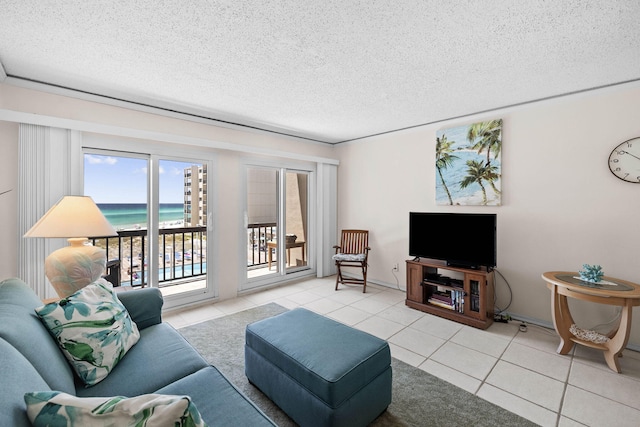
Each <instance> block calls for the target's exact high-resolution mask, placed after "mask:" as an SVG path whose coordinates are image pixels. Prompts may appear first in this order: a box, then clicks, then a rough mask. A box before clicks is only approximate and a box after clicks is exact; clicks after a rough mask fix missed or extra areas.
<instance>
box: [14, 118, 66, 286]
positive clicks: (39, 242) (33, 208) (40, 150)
mask: <svg viewBox="0 0 640 427" xmlns="http://www.w3.org/2000/svg"><path fill="white" fill-rule="evenodd" d="M71 138H72V132H71V131H68V130H66V129H58V128H50V127H46V126H38V125H30V124H20V127H19V132H18V141H19V142H18V163H19V165H18V175H19V177H18V181H19V184H18V186H19V192H18V236H17V240H18V250H19V252H18V276H19V277H20V278H21V279H22V280H24V281H25V282H26V283H27V284H29V286H31V287H32V288H33V290H34V291H35V292H36V294H38V296H39V297H40V298H51V297H55V296H56V293H55V291H54V290H53V288H52V287H51V285H50V284H49V282H48V280H47V278H46V276H45V274H44V260H45V258H46V257H47V255H49V254H50V253H51V252H52V251H54V250H56V249H58V248H60V247H62V246H64V245H65V244H66V242H65V240H64V239H40V238H25V237H23V235H24V233H26V232H27V231H28V230H29V228H31V226H32V225H33V224H35V223H36V221H37V220H38V219H40V217H41V216H42V215H44V213H45V212H46V211H47V210H49V208H50V207H51V206H52V205H53V204H54V203H56V202H57V201H58V200H60V198H61V197H62V196H64V195H67V194H71V171H72V169H73V167H72V165H71Z"/></svg>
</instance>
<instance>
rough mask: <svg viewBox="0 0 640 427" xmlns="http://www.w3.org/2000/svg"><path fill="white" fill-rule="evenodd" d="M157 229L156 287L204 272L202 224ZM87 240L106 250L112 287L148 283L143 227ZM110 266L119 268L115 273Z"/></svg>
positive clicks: (204, 230) (145, 233)
mask: <svg viewBox="0 0 640 427" xmlns="http://www.w3.org/2000/svg"><path fill="white" fill-rule="evenodd" d="M159 231H160V233H159V234H160V248H159V249H160V251H159V252H160V261H159V265H160V269H159V272H158V273H159V278H158V280H159V286H167V285H169V284H172V282H174V281H175V280H176V279H186V278H194V277H198V276H204V275H205V274H206V271H207V268H206V265H207V264H206V249H205V247H206V231H207V228H206V227H183V228H162V229H160V230H159ZM89 240H91V241H92V243H93V245H94V246H98V247H102V248H103V249H104V250H105V251H106V252H107V259H108V260H109V262H108V267H109V269H108V271H107V275H108V278H110V279H111V280H113V281H117V282H118V283H114V285H115V286H121V285H128V286H146V285H147V284H148V282H149V269H148V259H149V258H148V254H149V239H148V235H147V230H142V229H140V230H122V231H118V236H117V237H91V238H89ZM117 261H119V262H117ZM114 268H119V269H120V272H119V274H116V273H115V272H114V271H113V270H114ZM116 277H117V279H116Z"/></svg>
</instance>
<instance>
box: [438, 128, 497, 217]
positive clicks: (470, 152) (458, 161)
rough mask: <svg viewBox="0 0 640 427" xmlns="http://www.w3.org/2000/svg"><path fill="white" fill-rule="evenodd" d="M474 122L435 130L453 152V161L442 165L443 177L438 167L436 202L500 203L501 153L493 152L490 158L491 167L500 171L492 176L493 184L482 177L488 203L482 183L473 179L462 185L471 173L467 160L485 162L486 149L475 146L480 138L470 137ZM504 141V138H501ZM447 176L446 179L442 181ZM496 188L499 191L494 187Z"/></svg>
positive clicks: (450, 151)
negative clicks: (471, 139) (470, 139)
mask: <svg viewBox="0 0 640 427" xmlns="http://www.w3.org/2000/svg"><path fill="white" fill-rule="evenodd" d="M471 126H472V125H466V126H459V127H455V128H450V129H443V130H440V131H438V132H437V133H436V136H437V137H438V140H442V139H443V138H444V139H446V141H447V142H448V143H449V144H450V145H449V147H448V150H447V151H446V155H448V156H450V159H449V160H450V161H449V162H448V163H447V164H446V166H444V167H442V168H441V169H440V172H441V173H442V177H440V175H439V173H438V170H437V169H436V203H437V204H438V205H451V204H453V205H475V206H478V205H486V206H499V205H500V204H501V194H500V191H501V174H500V171H501V168H502V164H501V156H500V153H498V155H497V156H495V155H494V153H493V152H491V153H490V154H489V160H490V164H491V166H492V167H494V168H495V170H496V171H497V176H496V177H495V178H494V179H493V182H492V184H493V185H491V184H490V183H489V182H488V181H486V180H482V181H481V182H482V185H483V187H484V190H485V193H486V203H485V202H484V201H483V193H482V187H481V186H480V184H479V183H478V182H472V183H470V184H469V185H467V186H466V187H462V186H461V185H460V183H461V182H462V181H463V180H464V179H465V178H466V177H467V176H468V174H469V165H468V164H467V162H468V161H476V162H481V163H482V164H486V161H487V152H486V150H485V151H483V152H481V153H479V152H478V149H473V148H471V147H473V145H474V143H475V142H476V141H477V140H478V139H476V140H474V141H469V140H468V139H467V135H468V132H469V128H470V127H471ZM498 143H500V144H501V141H498ZM443 179H444V183H443ZM445 184H446V186H447V189H448V190H449V193H450V194H451V199H452V200H451V201H450V200H449V197H448V195H447V191H446V189H445ZM494 187H495V189H496V190H497V192H496V191H495V190H494Z"/></svg>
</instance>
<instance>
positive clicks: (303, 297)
mask: <svg viewBox="0 0 640 427" xmlns="http://www.w3.org/2000/svg"><path fill="white" fill-rule="evenodd" d="M286 298H287V299H288V300H291V301H293V302H295V303H298V304H300V305H305V304H308V303H310V302H313V301H317V300H318V299H320V297H319V296H318V295H317V294H314V293H313V292H311V291H302V292H297V293H295V294H290V295H287V296H286Z"/></svg>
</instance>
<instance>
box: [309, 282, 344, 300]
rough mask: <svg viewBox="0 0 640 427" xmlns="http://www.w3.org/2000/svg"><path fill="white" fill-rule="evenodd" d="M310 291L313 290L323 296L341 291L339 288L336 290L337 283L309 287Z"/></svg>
mask: <svg viewBox="0 0 640 427" xmlns="http://www.w3.org/2000/svg"><path fill="white" fill-rule="evenodd" d="M309 291H311V292H313V293H314V294H317V295H319V296H321V297H328V296H331V295H334V294H335V293H337V292H340V291H339V290H337V291H336V290H335V284H331V285H329V284H325V285H322V286H315V287H313V288H309Z"/></svg>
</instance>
